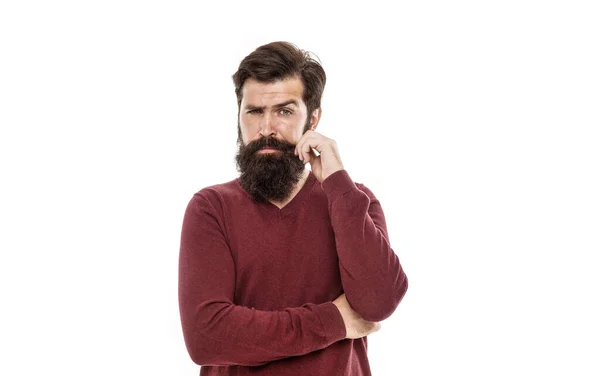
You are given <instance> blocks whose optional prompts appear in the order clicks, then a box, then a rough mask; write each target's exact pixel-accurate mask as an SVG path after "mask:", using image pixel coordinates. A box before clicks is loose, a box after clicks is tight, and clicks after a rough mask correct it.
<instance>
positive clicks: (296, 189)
mask: <svg viewBox="0 0 600 376" xmlns="http://www.w3.org/2000/svg"><path fill="white" fill-rule="evenodd" d="M309 174H310V170H308V169H305V170H304V172H303V173H302V177H301V178H300V180H298V183H296V185H295V186H294V189H293V190H292V193H290V195H289V196H288V197H287V198H286V199H285V200H282V201H273V200H269V202H270V203H272V204H273V205H275V206H277V207H278V208H279V209H281V208H282V207H284V206H285V205H287V204H288V203H289V202H290V201H292V200H293V199H294V197H296V195H297V194H298V192H300V190H301V189H302V187H303V186H304V183H306V179H308V175H309Z"/></svg>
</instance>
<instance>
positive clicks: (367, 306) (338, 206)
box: [321, 170, 408, 321]
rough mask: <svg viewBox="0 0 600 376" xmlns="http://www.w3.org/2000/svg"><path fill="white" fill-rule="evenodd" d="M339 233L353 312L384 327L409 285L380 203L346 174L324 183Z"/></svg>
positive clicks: (342, 272) (344, 282) (341, 263)
mask: <svg viewBox="0 0 600 376" xmlns="http://www.w3.org/2000/svg"><path fill="white" fill-rule="evenodd" d="M321 186H322V187H323V190H324V191H325V194H326V195H327V199H328V202H329V215H330V217H331V224H332V227H333V231H334V233H335V242H336V248H337V253H338V257H339V266H340V275H341V278H342V285H343V287H344V293H345V294H346V298H347V299H348V302H349V304H350V306H351V307H352V308H353V309H354V310H355V311H356V312H357V313H358V314H360V315H361V316H362V317H363V318H364V319H365V320H367V321H382V320H384V319H386V318H388V317H389V316H390V315H391V314H392V313H393V312H394V311H395V309H396V307H397V306H398V304H399V303H400V301H401V300H402V298H403V297H404V294H405V293H406V290H407V288H408V279H407V278H406V274H405V273H404V270H403V269H402V265H401V264H400V261H399V259H398V256H397V255H396V254H395V253H394V251H393V249H392V248H391V246H390V242H389V238H388V234H387V227H386V223H385V216H384V214H383V209H382V208H381V205H380V203H379V200H377V198H376V197H375V195H373V193H372V192H371V191H370V190H369V189H368V188H367V187H365V186H364V185H362V184H355V183H354V182H353V181H352V179H351V178H350V176H349V175H348V172H347V171H346V170H339V171H337V172H335V173H333V174H331V175H329V176H328V177H327V178H326V179H325V180H323V182H322V184H321Z"/></svg>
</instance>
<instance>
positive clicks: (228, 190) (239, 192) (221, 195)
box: [191, 177, 246, 212]
mask: <svg viewBox="0 0 600 376" xmlns="http://www.w3.org/2000/svg"><path fill="white" fill-rule="evenodd" d="M245 194H246V193H245V191H244V190H243V189H242V186H241V185H240V182H239V177H238V178H235V179H232V180H230V181H228V182H225V183H218V184H213V185H209V186H206V187H204V188H202V189H200V190H199V191H197V192H196V193H194V195H193V196H192V199H191V201H192V202H196V203H202V204H204V205H207V204H208V205H210V206H212V207H213V208H214V209H215V210H217V211H219V212H222V211H223V209H224V207H225V206H227V204H226V203H227V202H232V201H236V200H239V199H241V198H243V197H244V195H245Z"/></svg>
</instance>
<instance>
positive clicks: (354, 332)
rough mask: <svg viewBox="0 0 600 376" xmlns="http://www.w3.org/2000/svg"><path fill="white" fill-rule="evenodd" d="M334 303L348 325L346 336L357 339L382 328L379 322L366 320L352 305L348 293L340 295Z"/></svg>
mask: <svg viewBox="0 0 600 376" xmlns="http://www.w3.org/2000/svg"><path fill="white" fill-rule="evenodd" d="M333 304H335V305H336V307H337V308H338V309H339V310H340V313H341V314H342V318H343V319H344V324H345V325H346V338H350V339H356V338H361V337H364V336H366V335H368V334H371V333H375V332H376V331H378V330H379V329H381V324H380V323H378V322H371V321H365V320H364V319H363V318H362V316H360V315H359V314H358V313H356V311H355V310H353V309H352V308H351V307H350V304H349V303H348V300H346V294H342V295H340V296H339V297H338V298H337V299H336V300H334V301H333Z"/></svg>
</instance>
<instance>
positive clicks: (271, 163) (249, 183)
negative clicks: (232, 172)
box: [235, 137, 304, 202]
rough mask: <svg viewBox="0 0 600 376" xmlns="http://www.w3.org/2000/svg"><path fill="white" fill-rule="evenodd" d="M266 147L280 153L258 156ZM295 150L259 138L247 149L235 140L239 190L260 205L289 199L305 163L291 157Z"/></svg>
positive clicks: (285, 144)
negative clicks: (240, 185)
mask: <svg viewBox="0 0 600 376" xmlns="http://www.w3.org/2000/svg"><path fill="white" fill-rule="evenodd" d="M267 146H268V147H270V148H273V149H276V150H280V151H277V152H273V153H257V151H258V150H260V149H262V148H264V147H267ZM295 147H296V145H294V144H291V143H289V142H286V141H282V140H278V139H276V138H273V137H268V138H267V137H261V138H260V139H258V140H256V141H253V142H250V143H248V145H244V143H243V142H242V141H240V140H238V152H237V154H236V156H235V160H236V164H237V169H238V171H239V172H240V182H241V184H242V188H244V190H245V191H246V192H248V193H249V194H250V195H251V196H252V197H253V198H254V199H255V200H256V201H259V202H267V201H269V200H273V201H283V200H285V199H286V198H287V197H289V195H290V194H291V193H292V190H293V189H294V186H295V185H296V183H298V181H300V178H301V177H302V174H303V172H304V162H303V161H301V160H300V159H299V158H298V157H297V156H296V155H295V154H294V149H295Z"/></svg>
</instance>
